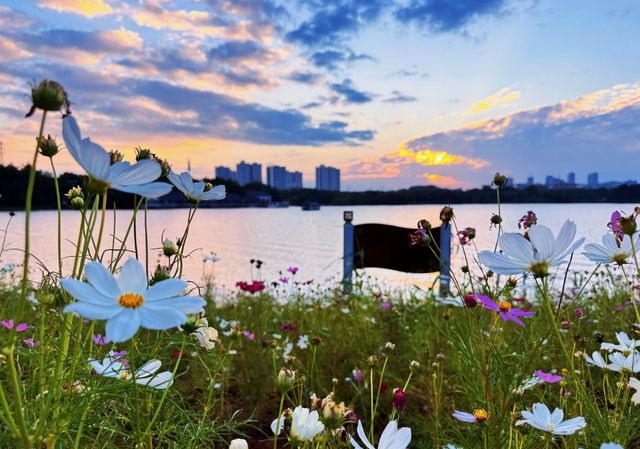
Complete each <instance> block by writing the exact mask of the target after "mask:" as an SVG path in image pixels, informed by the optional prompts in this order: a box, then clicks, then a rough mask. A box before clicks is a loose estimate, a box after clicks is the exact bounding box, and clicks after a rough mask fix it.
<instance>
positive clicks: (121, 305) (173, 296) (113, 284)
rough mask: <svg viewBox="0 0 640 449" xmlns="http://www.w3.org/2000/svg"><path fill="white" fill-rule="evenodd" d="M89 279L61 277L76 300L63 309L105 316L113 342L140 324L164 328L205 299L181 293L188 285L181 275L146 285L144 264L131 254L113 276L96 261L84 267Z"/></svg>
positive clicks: (98, 317) (198, 310)
mask: <svg viewBox="0 0 640 449" xmlns="http://www.w3.org/2000/svg"><path fill="white" fill-rule="evenodd" d="M85 276H86V278H87V280H88V281H89V283H85V282H80V281H78V280H75V279H62V280H61V281H60V282H61V284H62V287H64V289H65V290H66V291H67V292H68V293H69V294H70V295H71V296H73V297H74V298H75V299H77V301H76V302H74V303H71V304H69V305H67V306H66V307H65V308H64V312H75V313H77V314H79V315H81V316H83V317H85V318H88V319H90V320H107V324H106V337H107V338H108V339H109V340H111V341H114V342H120V341H125V340H128V339H130V338H131V337H133V335H134V334H135V333H136V332H137V331H138V329H139V328H140V327H144V328H146V329H154V330H165V329H169V328H172V327H178V326H180V325H181V324H182V323H184V322H185V321H187V316H186V314H187V313H201V312H203V308H202V306H204V304H205V300H204V299H202V298H200V297H198V296H180V294H181V293H182V292H183V291H184V289H185V288H186V286H187V283H186V282H185V281H183V280H181V279H166V280H164V281H160V282H158V283H157V284H154V285H153V286H152V287H151V288H147V276H146V274H145V271H144V267H143V266H142V264H141V263H140V262H138V261H137V260H136V259H133V258H130V259H129V260H127V262H125V264H124V265H123V266H122V269H121V270H120V276H119V277H118V278H117V279H116V278H115V277H114V276H113V274H111V273H110V272H109V271H108V270H107V269H106V268H105V267H103V266H102V265H101V264H100V263H98V262H91V263H89V264H87V265H86V267H85Z"/></svg>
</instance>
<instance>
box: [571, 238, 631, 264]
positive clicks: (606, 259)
mask: <svg viewBox="0 0 640 449" xmlns="http://www.w3.org/2000/svg"><path fill="white" fill-rule="evenodd" d="M638 242H639V241H638V238H637V237H636V238H634V242H633V243H634V244H633V246H632V245H631V237H629V236H628V235H624V236H623V237H622V242H620V246H618V240H617V237H616V236H615V234H605V235H603V236H602V245H600V244H599V243H589V244H588V245H585V247H584V249H585V250H586V251H585V252H584V253H582V254H584V255H585V257H586V258H587V259H589V260H590V261H592V262H596V263H603V264H609V263H616V264H618V265H622V264H625V263H627V262H628V260H629V258H630V257H631V256H633V249H634V248H635V250H636V251H637V250H638V249H640V248H639V247H638Z"/></svg>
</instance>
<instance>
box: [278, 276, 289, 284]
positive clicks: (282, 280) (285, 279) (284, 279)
mask: <svg viewBox="0 0 640 449" xmlns="http://www.w3.org/2000/svg"><path fill="white" fill-rule="evenodd" d="M278 280H279V281H280V282H282V283H283V284H288V283H289V278H288V277H286V276H282V277H280V279H278Z"/></svg>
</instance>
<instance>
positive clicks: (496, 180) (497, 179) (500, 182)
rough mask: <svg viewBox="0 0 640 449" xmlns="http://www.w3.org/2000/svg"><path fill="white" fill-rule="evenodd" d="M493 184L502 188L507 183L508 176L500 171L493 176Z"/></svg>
mask: <svg viewBox="0 0 640 449" xmlns="http://www.w3.org/2000/svg"><path fill="white" fill-rule="evenodd" d="M493 185H494V186H496V187H497V188H499V189H501V188H503V187H504V186H506V185H507V177H506V176H505V175H503V174H502V173H500V172H498V173H496V174H495V175H494V176H493Z"/></svg>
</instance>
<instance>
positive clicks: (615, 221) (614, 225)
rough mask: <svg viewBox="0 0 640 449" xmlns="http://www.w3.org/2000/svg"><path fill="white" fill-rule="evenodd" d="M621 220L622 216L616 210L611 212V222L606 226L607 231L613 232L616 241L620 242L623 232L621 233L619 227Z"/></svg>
mask: <svg viewBox="0 0 640 449" xmlns="http://www.w3.org/2000/svg"><path fill="white" fill-rule="evenodd" d="M621 218H622V214H621V213H620V212H618V211H617V210H616V211H613V213H612V214H611V220H609V223H608V224H607V226H608V227H609V229H611V230H612V231H613V233H614V234H615V236H616V237H617V238H618V240H622V237H624V232H623V231H622V227H621V226H620V219H621Z"/></svg>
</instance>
